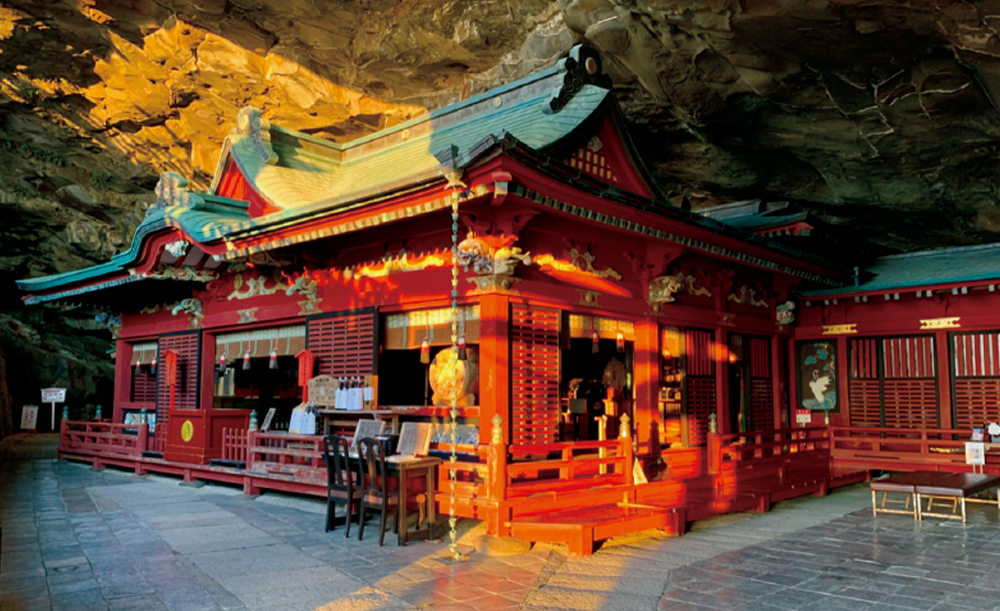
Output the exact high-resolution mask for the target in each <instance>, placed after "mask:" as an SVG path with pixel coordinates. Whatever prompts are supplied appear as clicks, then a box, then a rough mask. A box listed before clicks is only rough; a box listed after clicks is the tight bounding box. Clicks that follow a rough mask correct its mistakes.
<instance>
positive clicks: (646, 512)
mask: <svg viewBox="0 0 1000 611" xmlns="http://www.w3.org/2000/svg"><path fill="white" fill-rule="evenodd" d="M684 524H685V519H684V510H683V508H680V509H678V508H671V507H659V506H655V505H641V504H628V503H617V504H613V505H611V504H609V505H599V506H597V507H588V508H585V509H574V510H569V511H557V512H551V513H543V514H537V515H532V516H524V517H520V518H517V519H515V520H513V521H512V522H510V524H509V526H510V534H511V536H514V537H517V538H519V539H525V540H527V541H548V542H553V543H565V544H566V545H567V546H568V547H569V553H570V554H573V555H577V556H589V555H591V554H593V553H594V544H595V543H596V542H598V541H603V540H605V539H610V538H611V537H618V536H620V535H627V534H631V533H636V532H641V531H644V530H649V529H651V528H658V529H662V530H665V531H667V532H669V533H670V534H680V533H682V532H683V527H684Z"/></svg>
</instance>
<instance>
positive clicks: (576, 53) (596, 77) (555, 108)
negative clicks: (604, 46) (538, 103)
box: [547, 45, 611, 113]
mask: <svg viewBox="0 0 1000 611" xmlns="http://www.w3.org/2000/svg"><path fill="white" fill-rule="evenodd" d="M565 62H566V75H565V76H564V77H563V84H562V87H560V88H559V90H558V91H557V92H556V93H555V94H554V95H553V96H552V98H551V99H550V100H549V107H548V109H547V110H548V111H549V112H553V113H556V112H559V111H560V110H562V109H563V107H565V106H566V105H567V104H569V101H570V100H572V99H573V96H574V95H576V94H577V93H578V92H579V91H580V90H581V89H583V86H584V85H596V86H597V87H602V88H604V89H611V77H610V76H608V75H607V74H603V73H602V66H601V55H600V53H598V52H597V49H595V48H593V47H589V46H587V45H577V46H575V47H573V49H572V50H571V51H570V52H569V56H568V57H567V58H566V59H565Z"/></svg>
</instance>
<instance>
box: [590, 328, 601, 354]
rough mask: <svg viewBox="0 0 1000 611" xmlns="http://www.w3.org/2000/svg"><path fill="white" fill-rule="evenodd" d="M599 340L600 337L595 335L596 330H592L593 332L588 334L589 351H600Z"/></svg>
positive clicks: (595, 352)
mask: <svg viewBox="0 0 1000 611" xmlns="http://www.w3.org/2000/svg"><path fill="white" fill-rule="evenodd" d="M600 341H601V338H599V337H597V331H594V334H593V335H591V336H590V351H591V352H593V353H594V354H597V353H598V352H599V351H600V345H599V344H600Z"/></svg>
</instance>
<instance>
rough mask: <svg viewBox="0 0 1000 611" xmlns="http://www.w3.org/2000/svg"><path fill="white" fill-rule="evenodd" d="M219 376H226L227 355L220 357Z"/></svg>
mask: <svg viewBox="0 0 1000 611" xmlns="http://www.w3.org/2000/svg"><path fill="white" fill-rule="evenodd" d="M219 375H226V355H225V354H223V355H222V356H220V357H219Z"/></svg>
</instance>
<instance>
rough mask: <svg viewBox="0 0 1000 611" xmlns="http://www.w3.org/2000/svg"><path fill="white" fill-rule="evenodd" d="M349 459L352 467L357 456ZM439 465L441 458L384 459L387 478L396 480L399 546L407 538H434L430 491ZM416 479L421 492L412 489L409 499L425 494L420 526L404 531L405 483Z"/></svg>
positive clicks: (434, 509)
mask: <svg viewBox="0 0 1000 611" xmlns="http://www.w3.org/2000/svg"><path fill="white" fill-rule="evenodd" d="M350 460H351V462H352V463H354V464H355V465H356V464H357V461H358V455H357V453H354V452H352V453H351V455H350ZM440 464H441V459H440V458H435V457H432V456H422V457H421V456H418V457H403V456H400V455H398V454H396V455H392V456H387V457H386V459H385V467H386V472H387V475H389V476H390V477H395V478H396V481H397V482H399V486H398V487H397V489H396V495H397V499H398V501H399V505H398V507H399V511H398V512H397V516H396V517H397V522H396V533H397V535H396V538H397V543H398V544H399V545H406V542H407V541H409V540H411V539H412V540H414V541H417V540H423V539H433V538H434V528H435V527H436V526H437V503H435V502H434V492H435V490H436V488H437V486H436V485H435V484H436V475H437V471H438V466H439V465H440ZM417 477H423V479H424V485H425V488H424V489H423V491H422V492H421V491H420V490H413V491H412V496H417V495H419V494H423V495H425V498H424V501H423V502H424V503H425V504H426V505H425V518H424V523H423V525H421V524H417V529H416V530H414V531H407V529H406V521H407V518H408V517H409V512H408V508H407V506H406V500H407V498H409V497H410V496H411V491H410V490H409V489H408V486H407V484H408V482H407V480H408V479H410V478H417ZM345 519H346V518H345ZM335 523H337V524H339V523H340V520H339V519H337V521H336V522H335ZM421 526H423V527H422V528H421Z"/></svg>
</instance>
